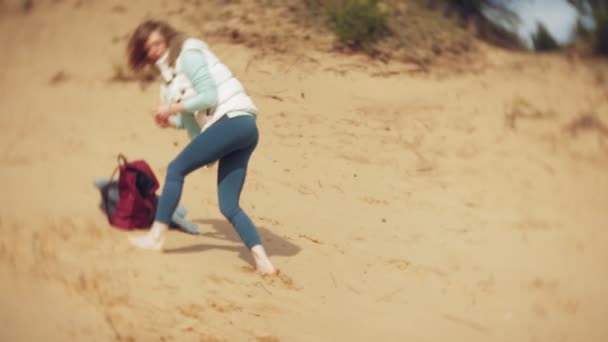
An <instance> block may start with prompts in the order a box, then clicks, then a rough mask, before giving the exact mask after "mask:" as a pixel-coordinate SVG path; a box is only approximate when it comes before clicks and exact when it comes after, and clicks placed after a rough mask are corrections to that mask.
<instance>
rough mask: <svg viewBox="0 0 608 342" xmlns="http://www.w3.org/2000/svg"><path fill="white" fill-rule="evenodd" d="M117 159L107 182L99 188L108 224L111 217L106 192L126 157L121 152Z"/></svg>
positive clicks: (124, 162) (110, 221)
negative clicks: (116, 164)
mask: <svg viewBox="0 0 608 342" xmlns="http://www.w3.org/2000/svg"><path fill="white" fill-rule="evenodd" d="M117 159H118V166H116V167H115V168H114V171H112V174H111V175H110V178H109V181H108V184H106V185H105V186H104V187H103V188H101V200H102V202H103V208H104V211H105V212H106V216H107V217H108V223H110V224H112V217H111V216H110V198H109V194H108V192H109V191H110V186H111V185H112V180H113V179H114V177H115V176H116V173H117V172H118V170H119V169H120V167H121V166H124V165H126V164H127V158H126V157H125V156H124V155H123V154H122V153H120V154H119V155H118V158H117Z"/></svg>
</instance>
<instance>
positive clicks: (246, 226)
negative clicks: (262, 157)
mask: <svg viewBox="0 0 608 342" xmlns="http://www.w3.org/2000/svg"><path fill="white" fill-rule="evenodd" d="M242 123H243V125H251V124H252V122H246V121H245V120H243V122H242ZM253 125H255V122H253ZM244 127H247V126H244ZM256 131H257V129H256ZM257 142H258V141H257V134H256V139H255V141H253V142H252V143H251V145H249V146H247V147H245V148H243V149H241V150H237V151H233V152H232V153H230V154H228V155H226V156H224V157H222V159H220V162H219V171H218V197H219V206H220V211H221V212H222V214H223V215H224V216H225V217H226V219H228V221H229V222H230V223H231V224H232V225H233V226H234V228H235V229H236V231H237V232H238V234H239V236H240V237H241V239H242V240H243V242H244V243H245V246H247V248H248V249H249V250H250V251H251V253H252V255H253V259H254V261H255V264H256V268H257V270H258V271H259V272H261V273H263V274H274V273H276V272H277V271H276V269H275V267H274V266H273V265H272V263H271V262H270V260H269V259H268V256H267V255H266V252H265V250H264V247H263V246H262V242H261V240H260V236H259V234H258V232H257V229H256V227H255V225H254V224H253V222H252V221H251V219H250V218H249V216H247V214H246V213H245V212H244V211H243V209H242V208H241V207H240V204H239V200H240V197H241V191H242V190H243V185H244V184H245V178H246V176H247V165H248V163H249V158H250V157H251V154H252V153H253V151H254V149H255V147H256V145H257Z"/></svg>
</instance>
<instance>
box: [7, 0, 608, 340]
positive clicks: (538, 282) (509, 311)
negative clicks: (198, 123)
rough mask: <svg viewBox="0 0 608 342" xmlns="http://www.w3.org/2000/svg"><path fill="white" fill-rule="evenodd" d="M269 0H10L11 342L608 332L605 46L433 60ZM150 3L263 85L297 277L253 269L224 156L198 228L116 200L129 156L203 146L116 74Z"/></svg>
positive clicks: (261, 181)
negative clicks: (377, 49) (233, 217)
mask: <svg viewBox="0 0 608 342" xmlns="http://www.w3.org/2000/svg"><path fill="white" fill-rule="evenodd" d="M262 5H263V4H261V3H260V2H257V1H244V0H243V1H240V2H232V3H231V4H229V5H225V6H222V5H221V2H219V1H210V2H209V3H208V4H200V5H199V6H198V7H195V6H197V5H196V1H192V2H183V4H180V3H178V2H167V1H159V0H154V1H143V0H137V1H131V2H129V3H128V4H123V3H122V2H119V1H97V2H95V1H84V0H81V1H68V0H64V1H46V2H45V1H40V2H35V3H34V6H33V7H32V9H31V10H30V11H29V12H27V13H23V12H22V11H21V10H20V9H19V2H18V1H12V2H11V1H5V2H3V3H1V4H0V9H1V10H2V14H1V15H0V32H1V33H0V36H1V37H2V53H1V54H0V64H1V65H3V67H2V68H1V71H0V90H1V94H2V95H1V97H0V106H1V108H2V111H3V115H1V116H0V122H1V125H2V126H1V127H2V129H3V134H2V135H1V136H0V143H1V144H0V146H2V149H1V150H0V177H1V179H2V180H3V184H4V185H3V196H2V205H0V269H1V272H0V284H1V285H0V289H1V294H0V321H1V322H2V328H0V340H1V341H41V340H42V339H44V340H48V341H267V342H268V341H371V340H378V341H446V340H448V338H449V339H450V340H452V341H484V342H485V341H597V342H601V341H606V340H608V326H607V325H606V317H608V299H607V298H608V286H607V285H608V274H607V273H606V270H608V248H606V246H607V245H608V230H607V228H608V211H606V203H607V202H608V172H607V170H608V129H606V127H605V126H603V125H604V124H605V123H608V65H607V63H606V62H605V61H600V60H592V59H588V58H580V57H576V56H571V57H568V56H566V55H532V54H527V53H515V52H507V51H502V50H498V49H496V48H493V47H489V46H485V45H484V44H482V43H478V46H479V48H478V51H477V52H475V57H474V58H473V59H471V62H470V63H467V64H466V65H451V66H450V65H446V66H444V67H442V68H437V71H434V70H431V71H430V72H429V73H424V72H419V71H417V70H416V67H415V66H412V65H407V64H400V63H398V62H390V63H388V64H384V63H381V62H373V61H370V60H368V59H367V58H365V57H362V56H353V55H344V54H340V53H338V52H335V51H332V50H331V48H330V47H331V39H329V38H327V37H317V36H314V34H315V32H316V31H314V30H312V29H311V30H310V31H305V32H302V33H294V34H293V39H290V38H289V31H287V33H286V30H287V29H289V28H290V27H291V26H289V25H293V23H291V21H290V20H289V17H288V15H287V14H285V13H284V12H281V10H280V9H277V8H274V7H273V8H271V9H266V10H265V9H264V8H265V7H264V6H262ZM180 7H183V8H184V10H183V11H182V12H181V13H180V11H179V8H180ZM193 8H197V11H199V12H196V13H199V14H198V15H194V14H193V13H195V10H193ZM201 13H202V14H201ZM215 13H217V16H214V14H215ZM249 16H252V18H253V19H252V18H249V19H248V20H246V19H247V18H248V17H249ZM145 17H163V18H165V19H167V20H169V21H170V22H171V23H173V24H175V25H176V26H178V27H179V28H182V29H184V30H190V32H193V33H196V34H201V35H202V36H201V38H204V39H206V40H207V41H208V43H209V44H210V45H211V47H212V49H213V50H214V51H215V52H216V54H217V55H218V56H219V57H220V58H221V59H222V60H223V61H224V62H225V63H226V64H227V65H229V66H230V67H231V68H232V70H233V71H234V72H235V74H236V75H237V76H238V77H239V79H240V80H241V81H242V82H243V84H244V85H245V87H246V88H247V90H248V92H249V93H250V94H251V96H252V97H253V99H254V100H255V102H256V104H257V105H258V107H259V109H260V115H259V120H258V124H259V128H260V134H261V140H260V145H259V147H258V149H257V151H256V152H255V153H254V155H253V158H252V161H251V165H250V170H249V175H248V181H247V184H246V187H245V189H244V192H243V198H242V207H243V208H244V209H245V210H246V211H247V212H248V213H249V214H250V215H251V217H252V219H253V220H254V221H255V222H256V224H257V225H258V226H259V230H260V234H261V236H262V239H263V240H264V242H265V245H266V248H267V250H268V251H269V254H270V256H271V258H272V260H273V261H274V262H275V263H276V265H277V266H278V267H279V268H280V269H281V270H282V274H281V276H280V277H270V278H262V277H260V276H259V275H256V274H255V273H253V272H251V267H252V260H251V259H250V257H249V255H248V252H247V250H246V249H245V247H244V246H243V245H242V243H241V242H240V240H239V239H238V236H237V235H236V234H235V232H234V230H233V229H232V227H231V226H230V225H229V224H228V223H227V222H226V221H225V219H224V218H223V217H222V215H221V214H220V212H219V210H218V208H217V195H216V185H215V179H216V171H217V170H216V169H215V168H211V169H205V170H199V171H196V172H195V173H193V174H192V175H190V176H189V177H188V178H187V183H186V187H185V192H184V195H183V198H182V205H184V206H185V207H187V208H188V209H189V211H190V213H189V218H190V219H192V220H194V221H195V222H197V223H198V224H199V226H200V228H201V234H200V235H198V236H193V235H188V234H184V233H181V232H179V231H172V232H171V233H170V234H169V236H168V241H167V250H166V252H165V253H163V254H159V253H153V252H144V251H139V250H135V249H133V248H131V247H130V246H129V244H128V242H127V236H129V234H130V233H127V232H123V231H119V230H116V229H114V228H112V227H110V226H109V224H108V223H107V221H106V219H105V217H104V215H103V213H102V212H101V211H100V210H99V208H98V203H99V193H98V191H97V190H96V189H95V188H94V187H93V180H94V179H95V178H97V177H105V176H108V175H109V174H110V173H111V172H112V170H113V169H114V167H115V165H116V155H117V154H118V153H124V154H125V155H126V156H127V157H129V158H130V159H145V160H146V161H148V162H149V163H150V164H151V165H152V166H153V168H154V171H155V172H156V173H157V175H158V177H159V179H160V180H161V183H162V182H163V181H164V175H165V172H166V166H167V164H168V163H169V162H170V161H171V160H172V158H173V157H174V156H175V155H176V153H178V152H179V151H180V149H181V148H183V147H184V146H185V144H187V142H188V138H187V135H186V133H185V132H184V131H176V130H161V129H159V128H157V127H156V126H155V125H154V121H153V119H152V116H151V110H152V109H153V108H154V107H155V106H156V105H157V103H158V102H157V101H158V87H157V85H156V84H149V85H144V86H142V85H140V84H139V83H138V82H134V81H131V82H120V81H111V80H110V79H111V78H112V77H113V76H116V68H118V67H119V66H120V65H121V63H123V64H124V61H123V60H122V59H121V58H122V57H123V50H124V44H125V37H126V35H127V34H128V33H129V32H130V30H131V29H132V28H133V27H134V26H135V25H137V23H138V22H139V21H140V20H142V19H143V18H145ZM238 24H242V25H243V27H244V29H242V30H240V31H239V33H238V34H231V32H235V31H234V27H236V25H238ZM182 25H183V26H182ZM201 27H202V28H201ZM195 28H200V30H195ZM277 32H279V33H281V32H282V33H281V34H282V35H279V33H277ZM306 35H311V36H309V38H303V37H305V36H306ZM273 37H274V38H273ZM311 37H312V38H311ZM450 68H451V69H450ZM450 70H452V71H454V70H458V72H455V71H454V72H450Z"/></svg>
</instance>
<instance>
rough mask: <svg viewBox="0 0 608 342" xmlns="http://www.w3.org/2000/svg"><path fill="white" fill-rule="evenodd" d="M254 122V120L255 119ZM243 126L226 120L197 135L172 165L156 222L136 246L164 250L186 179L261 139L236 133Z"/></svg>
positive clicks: (134, 239) (135, 239)
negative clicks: (192, 173)
mask: <svg viewBox="0 0 608 342" xmlns="http://www.w3.org/2000/svg"><path fill="white" fill-rule="evenodd" d="M236 119H238V118H235V120H236ZM251 119H252V120H253V117H251ZM239 126H240V125H238V122H235V121H233V120H232V119H229V118H227V117H224V118H222V119H221V120H220V121H218V122H216V123H215V124H214V125H212V126H211V127H209V128H208V129H207V130H205V131H204V132H203V133H201V134H199V135H197V136H196V137H195V138H194V139H193V140H192V141H191V142H190V143H189V144H188V145H187V146H186V147H185V148H184V150H183V151H182V152H181V153H180V154H179V155H178V156H177V158H175V160H173V161H172V162H171V163H170V164H169V168H168V169H167V176H166V178H165V184H164V186H163V190H162V193H161V196H160V198H159V201H158V208H157V210H156V217H155V222H154V224H153V225H152V228H151V229H150V232H149V233H148V234H146V235H144V236H138V237H132V238H130V239H129V240H130V241H131V243H132V244H134V245H135V246H137V247H140V248H144V249H153V250H160V249H162V246H163V243H164V235H165V232H166V231H167V229H168V226H169V223H170V222H171V216H172V215H173V212H174V211H175V209H176V208H177V205H178V204H179V200H180V198H181V195H182V190H183V186H184V178H185V177H186V175H188V174H189V173H191V172H192V171H194V170H196V169H198V168H200V167H201V166H204V165H207V164H210V163H212V162H214V161H216V160H218V159H220V158H222V157H223V156H225V155H227V154H230V153H231V152H232V151H235V150H238V149H242V148H244V147H247V146H249V145H251V142H252V141H254V140H255V139H257V130H251V129H250V130H249V131H247V130H243V129H241V130H238V129H235V128H236V127H239ZM254 128H255V126H254Z"/></svg>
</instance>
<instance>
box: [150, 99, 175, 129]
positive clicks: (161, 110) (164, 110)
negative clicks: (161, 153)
mask: <svg viewBox="0 0 608 342" xmlns="http://www.w3.org/2000/svg"><path fill="white" fill-rule="evenodd" d="M173 114H174V113H173V108H172V106H171V104H170V103H169V104H165V103H164V104H161V105H160V106H158V108H157V109H156V110H155V111H154V121H156V124H157V125H158V126H159V127H161V128H167V127H169V126H171V123H169V117H170V116H171V115H173Z"/></svg>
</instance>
